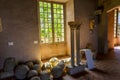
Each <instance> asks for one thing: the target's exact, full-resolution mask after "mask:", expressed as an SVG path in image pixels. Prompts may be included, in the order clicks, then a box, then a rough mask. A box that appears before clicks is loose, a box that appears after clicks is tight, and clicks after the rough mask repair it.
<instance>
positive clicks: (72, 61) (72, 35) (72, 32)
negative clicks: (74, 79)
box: [68, 22, 75, 66]
mask: <svg viewBox="0 0 120 80" xmlns="http://www.w3.org/2000/svg"><path fill="white" fill-rule="evenodd" d="M68 24H69V25H70V36H71V66H74V65H75V61H74V60H75V55H74V31H75V26H74V23H73V22H68Z"/></svg>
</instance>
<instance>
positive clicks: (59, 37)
mask: <svg viewBox="0 0 120 80" xmlns="http://www.w3.org/2000/svg"><path fill="white" fill-rule="evenodd" d="M39 14H40V39H41V43H55V42H64V41H65V36H64V35H65V28H64V19H65V18H64V5H63V4H60V3H52V2H44V1H39Z"/></svg>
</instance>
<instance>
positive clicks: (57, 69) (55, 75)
mask: <svg viewBox="0 0 120 80" xmlns="http://www.w3.org/2000/svg"><path fill="white" fill-rule="evenodd" d="M51 74H52V75H53V78H59V77H61V76H62V74H63V69H62V68H61V67H60V66H55V67H53V69H52V70H51Z"/></svg>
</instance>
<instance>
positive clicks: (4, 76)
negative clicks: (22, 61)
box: [0, 71, 14, 80]
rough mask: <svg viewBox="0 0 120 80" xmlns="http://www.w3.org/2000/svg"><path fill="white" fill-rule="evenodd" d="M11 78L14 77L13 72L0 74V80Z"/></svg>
mask: <svg viewBox="0 0 120 80" xmlns="http://www.w3.org/2000/svg"><path fill="white" fill-rule="evenodd" d="M12 76H14V72H13V71H11V72H1V73H0V80H1V79H4V78H8V77H12Z"/></svg>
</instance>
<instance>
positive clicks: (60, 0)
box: [47, 0, 68, 3]
mask: <svg viewBox="0 0 120 80" xmlns="http://www.w3.org/2000/svg"><path fill="white" fill-rule="evenodd" d="M47 1H54V2H62V3H66V2H67V1H68V0H47Z"/></svg>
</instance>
